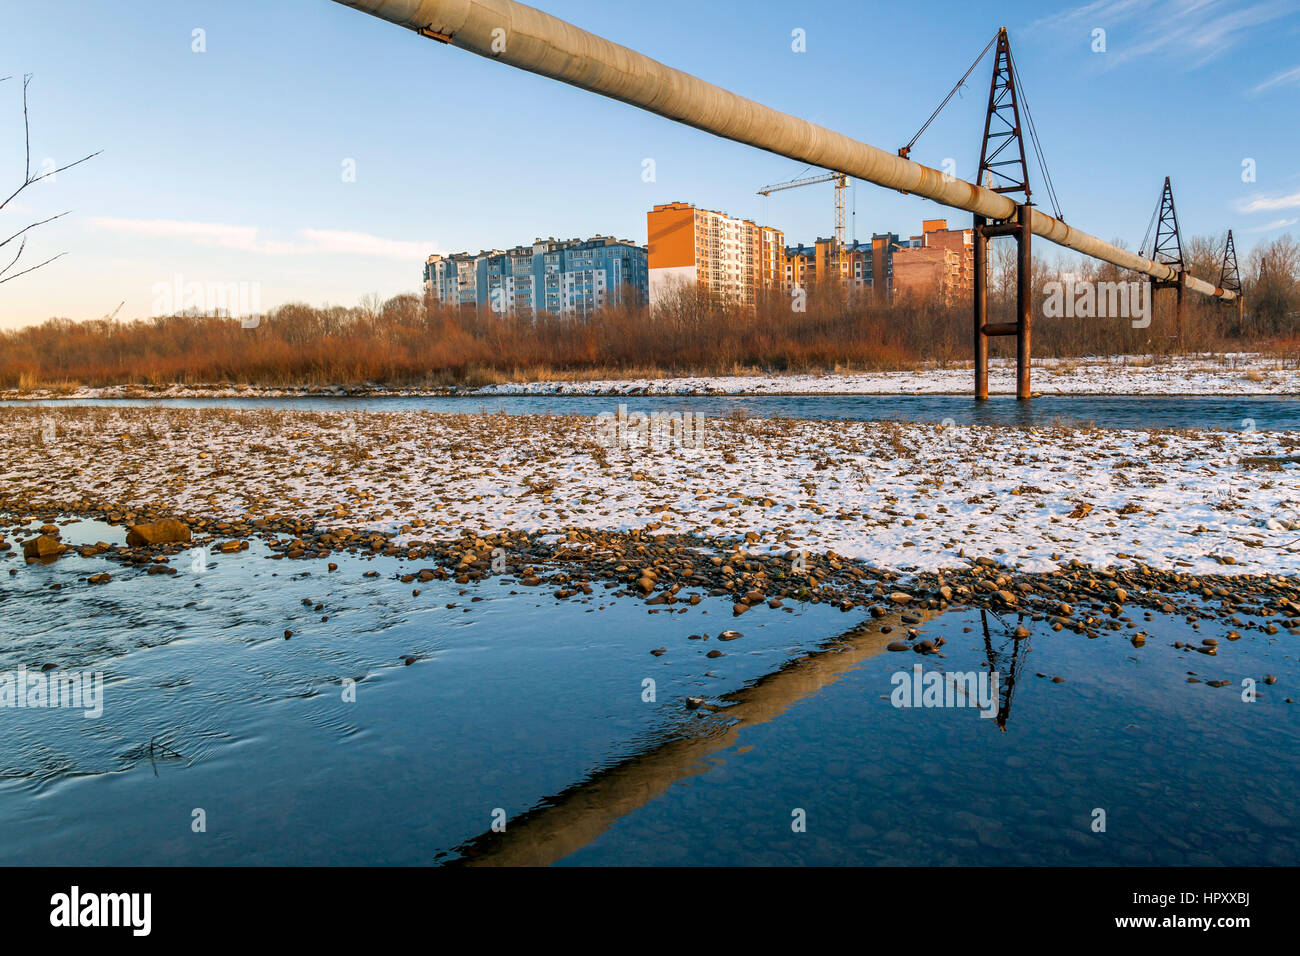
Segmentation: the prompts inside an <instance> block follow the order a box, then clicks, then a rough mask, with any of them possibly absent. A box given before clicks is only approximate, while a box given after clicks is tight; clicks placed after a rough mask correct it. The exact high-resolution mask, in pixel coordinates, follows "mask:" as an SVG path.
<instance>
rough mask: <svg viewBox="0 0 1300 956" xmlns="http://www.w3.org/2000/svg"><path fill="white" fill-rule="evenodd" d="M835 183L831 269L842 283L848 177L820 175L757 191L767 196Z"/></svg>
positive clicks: (844, 272) (844, 275)
mask: <svg viewBox="0 0 1300 956" xmlns="http://www.w3.org/2000/svg"><path fill="white" fill-rule="evenodd" d="M829 182H833V183H835V232H834V234H833V236H832V238H831V258H830V263H831V269H832V271H833V272H834V273H835V274H837V275H838V276H839V277H840V280H841V281H843V280H844V278H845V277H846V276H847V275H848V261H847V260H846V259H845V257H844V249H845V246H846V245H847V243H846V241H845V231H846V230H845V214H844V208H845V202H844V196H845V193H847V192H848V189H849V177H848V176H847V175H845V174H844V173H822V174H820V175H817V176H808V177H806V178H804V179H792V180H790V181H789V182H786V183H774V184H773V185H771V186H764V187H763V188H762V189H760V190H759V191H758V195H760V196H768V195H770V194H772V193H774V192H779V191H780V190H782V189H794V188H795V187H796V186H812V185H814V184H815V183H829Z"/></svg>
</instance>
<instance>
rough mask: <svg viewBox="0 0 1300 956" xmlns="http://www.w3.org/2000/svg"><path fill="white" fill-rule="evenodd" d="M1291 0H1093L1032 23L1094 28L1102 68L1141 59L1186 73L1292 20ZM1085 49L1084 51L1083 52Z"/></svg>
mask: <svg viewBox="0 0 1300 956" xmlns="http://www.w3.org/2000/svg"><path fill="white" fill-rule="evenodd" d="M1294 13H1295V5H1294V3H1293V2H1291V0H1262V2H1258V3H1250V4H1246V5H1241V4H1240V2H1239V0H1096V2H1094V3H1088V4H1084V5H1083V6H1079V7H1075V8H1074V9H1072V10H1066V11H1064V12H1062V13H1058V14H1055V15H1054V16H1050V17H1045V18H1044V19H1042V20H1039V21H1037V22H1036V23H1034V24H1033V26H1034V27H1036V28H1046V29H1049V30H1053V31H1056V32H1064V31H1075V32H1081V37H1082V39H1081V41H1080V42H1086V41H1087V40H1088V38H1089V36H1090V32H1091V30H1092V29H1094V28H1097V27H1100V28H1102V29H1104V30H1106V32H1107V35H1108V44H1107V51H1106V53H1104V54H1099V55H1098V57H1097V58H1098V59H1099V60H1100V61H1101V62H1102V65H1103V66H1117V65H1119V64H1120V63H1123V62H1125V61H1127V60H1132V59H1135V58H1137V57H1142V56H1163V57H1166V58H1168V59H1177V60H1178V61H1180V62H1181V63H1182V64H1183V65H1184V66H1185V67H1186V68H1187V69H1195V68H1196V67H1199V66H1203V65H1204V64H1206V63H1209V62H1210V61H1211V60H1214V59H1216V58H1218V57H1220V56H1222V55H1223V54H1224V53H1226V52H1227V51H1228V50H1230V49H1232V48H1233V47H1234V46H1236V45H1237V44H1238V43H1239V42H1241V41H1242V40H1244V39H1245V38H1246V37H1247V36H1248V35H1249V34H1250V33H1251V32H1252V31H1253V29H1254V28H1255V27H1259V26H1261V25H1263V24H1267V23H1270V22H1272V21H1274V20H1278V19H1281V18H1284V17H1287V16H1291V15H1294ZM1085 48H1086V47H1085Z"/></svg>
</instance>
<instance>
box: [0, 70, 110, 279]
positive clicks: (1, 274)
mask: <svg viewBox="0 0 1300 956" xmlns="http://www.w3.org/2000/svg"><path fill="white" fill-rule="evenodd" d="M9 79H12V77H8V76H4V77H0V83H3V82H4V81H5V80H9ZM31 82H32V75H31V74H30V73H27V74H24V76H23V145H24V147H25V152H26V157H25V165H24V167H23V181H22V183H21V184H20V185H19V186H18V188H17V189H15V190H14V191H13V192H12V193H10V194H9V196H8V198H6V199H5V200H4V201H3V202H0V212H3V211H4V209H5V207H6V206H8V205H9V204H10V203H11V202H13V200H14V198H15V197H17V195H18V194H19V193H21V192H22V191H23V190H24V189H26V188H27V187H28V186H30V185H32V184H33V183H39V182H40V181H41V180H42V179H48V178H49V177H51V176H53V175H55V174H56V173H61V172H63V171H64V170H65V169H71V168H72V167H73V166H77V165H80V164H81V163H84V162H85V161H86V160H88V159H93V158H94V157H96V156H98V155H99V154H100V153H101V152H103V150H99V151H97V152H94V153H91V154H90V155H89V156H83V157H81V159H79V160H77V161H76V162H75V163H68V164H67V165H66V166H60V167H58V168H57V169H51V170H47V171H45V172H42V173H38V174H37V175H35V176H33V175H32V127H31V121H30V120H29V119H28V115H27V87H28V86H29V85H30V84H31ZM67 214H68V213H67V212H61V213H58V214H57V215H54V216H50V217H49V218H48V219H42V220H40V221H39V222H33V223H28V224H27V225H26V226H23V228H21V229H19V230H18V231H17V232H15V233H14V234H13V235H12V236H10V237H9V238H7V239H4V240H3V241H0V249H4V247H5V246H7V245H9V244H10V243H11V242H13V241H14V240H15V239H18V240H19V243H18V251H17V252H15V253H14V256H13V258H12V259H10V260H9V262H8V263H7V264H6V265H4V267H3V268H0V283H5V282H8V281H9V280H10V279H17V278H18V277H19V276H22V275H26V274H27V273H29V272H35V271H36V270H37V269H39V268H41V266H47V265H49V264H50V263H51V262H53V261H54V260H55V259H58V258H59V257H60V256H64V255H67V253H64V252H60V253H59V254H58V255H55V256H50V258H48V259H46V260H45V261H44V262H38V263H37V264H36V265H34V266H29V267H27V268H26V269H22V270H21V271H19V272H14V271H13V269H14V267H15V266H16V265H18V260H19V259H21V258H22V255H23V252H25V251H26V249H27V234H28V233H29V232H31V230H33V229H35V228H36V227H38V226H43V225H45V224H46V223H47V222H53V221H54V220H55V219H60V218H62V217H63V216H66V215H67ZM0 255H7V253H3V254H0ZM0 261H3V260H2V259H0Z"/></svg>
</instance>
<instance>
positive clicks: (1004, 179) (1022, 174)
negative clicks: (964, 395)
mask: <svg viewBox="0 0 1300 956" xmlns="http://www.w3.org/2000/svg"><path fill="white" fill-rule="evenodd" d="M997 42H998V46H997V53H996V54H994V57H993V81H992V84H991V85H990V86H989V107H988V113H987V114H986V116H985V118H984V142H983V144H982V145H981V146H980V168H979V175H978V177H977V179H976V182H978V183H979V184H980V185H987V186H988V187H989V188H990V189H992V190H993V191H994V192H996V193H1002V194H1006V193H1020V194H1021V195H1022V196H1023V201H1022V202H1020V203H1017V205H1016V212H1015V215H1014V216H1013V217H1011V218H1008V219H1003V220H992V221H990V220H989V219H988V218H986V217H985V216H981V215H978V214H977V215H976V216H975V222H974V247H975V248H974V259H975V263H974V265H975V281H974V293H975V310H974V311H975V323H974V332H975V397H976V398H977V399H984V398H988V397H989V337H990V336H994V335H1014V336H1015V337H1016V397H1017V398H1029V396H1030V394H1031V390H1030V380H1029V359H1030V330H1031V315H1030V312H1031V309H1032V303H1033V288H1032V285H1031V282H1032V278H1031V274H1030V273H1031V267H1032V261H1033V260H1032V247H1031V243H1030V239H1031V238H1032V237H1033V232H1032V230H1031V228H1030V221H1029V218H1030V208H1031V203H1030V201H1029V200H1030V195H1031V194H1030V189H1029V165H1028V162H1027V158H1026V154H1025V139H1024V133H1023V129H1022V127H1021V124H1020V102H1019V99H1018V97H1017V86H1018V83H1017V80H1016V74H1015V63H1014V61H1013V60H1012V59H1011V43H1010V41H1009V40H1008V39H1007V28H1006V27H1002V28H1001V29H1000V30H998V37H997ZM997 236H1011V237H1013V238H1014V239H1015V240H1016V251H1017V253H1018V254H1017V257H1016V321H1014V322H995V323H990V322H989V320H988V318H989V295H988V261H989V256H988V240H989V239H992V238H995V237H997Z"/></svg>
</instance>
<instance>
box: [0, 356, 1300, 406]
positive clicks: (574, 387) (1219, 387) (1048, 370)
mask: <svg viewBox="0 0 1300 956" xmlns="http://www.w3.org/2000/svg"><path fill="white" fill-rule="evenodd" d="M971 378H972V372H971V368H970V366H969V365H961V364H958V365H951V366H947V367H943V368H940V367H937V366H927V367H924V368H920V369H916V370H913V371H897V372H848V373H832V372H827V373H818V374H789V375H779V374H760V373H755V374H743V375H742V374H736V375H709V376H695V377H682V378H628V379H590V380H586V379H570V380H552V381H517V382H505V383H501V384H497V385H485V386H480V387H475V388H468V387H462V388H450V389H448V388H421V387H414V386H412V387H390V386H384V385H375V384H372V385H351V386H342V385H322V386H295V387H263V386H251V385H232V384H228V383H227V384H220V383H214V384H210V385H115V386H108V387H102V388H94V387H85V386H81V387H72V388H61V389H49V388H45V389H34V390H24V391H20V390H17V389H9V390H5V391H0V399H2V400H9V401H17V400H33V401H37V400H51V399H66V400H78V399H81V400H85V399H113V398H157V399H167V398H293V397H332V396H365V397H383V396H394V397H401V396H447V395H462V396H475V395H481V396H482V395H747V394H748V395H940V394H955V395H961V394H969V393H970V392H971V388H972V381H971ZM1015 384H1016V383H1015V365H1014V363H1009V362H1008V361H1006V360H1002V359H994V360H993V361H991V362H990V367H989V391H990V392H991V393H992V394H995V395H998V394H1001V395H1013V394H1015V390H1016V388H1015ZM1033 387H1034V391H1035V393H1037V394H1041V395H1297V394H1300V366H1297V365H1296V364H1295V363H1287V362H1285V361H1282V360H1279V359H1276V358H1272V357H1266V356H1261V355H1254V354H1248V353H1237V354H1228V355H1199V356H1179V357H1176V358H1172V359H1158V358H1152V357H1147V356H1133V355H1127V356H1118V357H1115V358H1081V359H1040V360H1037V361H1035V362H1034V375H1033Z"/></svg>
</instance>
